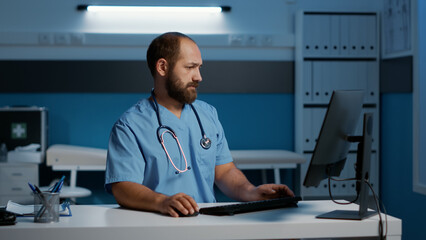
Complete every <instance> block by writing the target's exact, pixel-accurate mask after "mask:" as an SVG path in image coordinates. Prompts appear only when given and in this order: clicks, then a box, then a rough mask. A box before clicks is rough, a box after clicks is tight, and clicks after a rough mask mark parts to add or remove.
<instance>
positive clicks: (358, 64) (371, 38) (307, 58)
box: [295, 12, 380, 198]
mask: <svg viewBox="0 0 426 240" xmlns="http://www.w3.org/2000/svg"><path fill="white" fill-rule="evenodd" d="M378 36H379V35H378V15H377V14H376V13H365V12H363V13H356V12H341V13H339V12H299V13H298V14H297V16H296V54H295V59H296V65H295V69H296V70H295V77H296V78H295V149H296V152H298V153H300V154H303V155H304V156H305V157H306V159H307V162H306V163H305V164H302V165H301V168H300V194H301V195H302V196H304V197H306V198H322V197H327V196H328V194H329V193H328V183H327V181H324V182H323V183H322V184H321V185H320V186H318V187H316V188H312V187H311V188H306V187H303V186H302V184H303V180H304V178H305V174H306V170H307V168H308V165H309V162H310V158H311V156H312V153H313V151H314V148H315V144H316V140H317V138H318V135H319V132H320V130H321V126H322V122H323V120H324V116H325V114H326V110H327V105H328V103H329V101H330V98H331V95H332V93H333V91H334V90H352V89H353V90H363V91H364V96H365V98H364V105H363V113H366V112H372V113H373V118H374V123H373V132H374V133H373V145H372V155H371V171H370V175H371V177H370V182H371V183H372V185H373V186H374V188H375V191H376V192H377V193H378V189H379V154H378V153H379V136H380V133H379V130H380V126H379V122H380V121H379V113H380V111H379V96H380V90H379V55H378V54H379V53H378V44H379V41H378V39H379V37H378ZM362 122H363V121H361V119H360V121H359V126H358V128H357V130H356V133H355V135H361V129H362ZM356 147H357V146H356V144H352V146H351V148H350V153H349V156H348V159H347V161H346V164H345V168H344V169H343V171H342V173H341V178H353V177H355V172H354V164H355V159H356V149H357V148H356ZM354 185H355V183H354V182H332V186H331V189H332V192H333V196H337V197H339V196H341V197H350V196H353V195H355V194H356V193H355V191H354Z"/></svg>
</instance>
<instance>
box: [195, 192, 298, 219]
mask: <svg viewBox="0 0 426 240" xmlns="http://www.w3.org/2000/svg"><path fill="white" fill-rule="evenodd" d="M300 200H302V198H300V197H284V198H275V199H268V200H261V201H253V202H242V203H234V204H227V205H220V206H215V207H205V208H200V213H201V214H206V215H217V216H222V215H234V214H237V213H246V212H255V211H262V210H269V209H277V208H286V207H297V203H298V202H299V201H300Z"/></svg>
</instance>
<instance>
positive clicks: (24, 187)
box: [0, 181, 31, 196]
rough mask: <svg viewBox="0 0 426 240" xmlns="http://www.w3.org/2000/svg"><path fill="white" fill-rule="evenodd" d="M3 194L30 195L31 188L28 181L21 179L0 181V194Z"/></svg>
mask: <svg viewBox="0 0 426 240" xmlns="http://www.w3.org/2000/svg"><path fill="white" fill-rule="evenodd" d="M5 195H28V196H30V195H31V189H30V187H29V186H28V182H23V181H19V182H17V181H9V182H5V181H1V182H0V196H5Z"/></svg>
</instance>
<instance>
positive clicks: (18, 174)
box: [12, 173, 22, 177]
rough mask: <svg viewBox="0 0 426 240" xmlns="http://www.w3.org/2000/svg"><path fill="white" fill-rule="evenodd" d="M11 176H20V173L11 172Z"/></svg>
mask: <svg viewBox="0 0 426 240" xmlns="http://www.w3.org/2000/svg"><path fill="white" fill-rule="evenodd" d="M12 176H14V177H20V176H22V173H12Z"/></svg>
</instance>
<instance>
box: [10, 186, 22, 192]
mask: <svg viewBox="0 0 426 240" xmlns="http://www.w3.org/2000/svg"><path fill="white" fill-rule="evenodd" d="M12 191H22V188H20V187H14V188H12Z"/></svg>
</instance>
